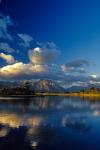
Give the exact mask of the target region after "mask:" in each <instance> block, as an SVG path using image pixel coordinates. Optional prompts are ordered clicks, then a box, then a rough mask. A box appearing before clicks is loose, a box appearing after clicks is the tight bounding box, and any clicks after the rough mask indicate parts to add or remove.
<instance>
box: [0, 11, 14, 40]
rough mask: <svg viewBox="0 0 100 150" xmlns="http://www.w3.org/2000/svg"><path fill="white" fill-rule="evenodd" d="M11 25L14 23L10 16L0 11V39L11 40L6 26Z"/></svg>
mask: <svg viewBox="0 0 100 150" xmlns="http://www.w3.org/2000/svg"><path fill="white" fill-rule="evenodd" d="M13 25H14V24H13V21H12V20H11V18H10V16H4V15H3V14H2V13H0V38H1V39H8V40H13V38H12V36H11V34H10V33H9V32H8V28H9V27H10V26H13Z"/></svg>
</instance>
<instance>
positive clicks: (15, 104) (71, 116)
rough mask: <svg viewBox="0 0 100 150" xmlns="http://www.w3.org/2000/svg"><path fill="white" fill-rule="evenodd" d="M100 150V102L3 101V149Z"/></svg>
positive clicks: (66, 99) (0, 128) (53, 99)
mask: <svg viewBox="0 0 100 150" xmlns="http://www.w3.org/2000/svg"><path fill="white" fill-rule="evenodd" d="M34 149H35V150H100V101H99V99H98V100H94V99H91V100H90V99H81V98H71V97H60V96H59V97H57V96H55V97H53V96H51V97H49V96H48V97H33V98H17V97H16V98H11V97H8V98H3V97H1V98H0V150H34Z"/></svg>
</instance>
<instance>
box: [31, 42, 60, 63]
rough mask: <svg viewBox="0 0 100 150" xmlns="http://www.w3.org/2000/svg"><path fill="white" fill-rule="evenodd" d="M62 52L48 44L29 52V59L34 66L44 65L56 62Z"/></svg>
mask: <svg viewBox="0 0 100 150" xmlns="http://www.w3.org/2000/svg"><path fill="white" fill-rule="evenodd" d="M59 54H60V52H59V51H58V49H57V48H56V47H54V46H51V45H50V43H49V45H48V44H46V45H45V46H44V45H42V46H41V47H36V48H34V49H33V50H30V51H29V58H30V61H31V62H32V63H33V64H37V65H43V64H50V63H52V62H54V61H55V60H56V59H57V57H58V56H59Z"/></svg>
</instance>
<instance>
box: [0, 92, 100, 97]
mask: <svg viewBox="0 0 100 150" xmlns="http://www.w3.org/2000/svg"><path fill="white" fill-rule="evenodd" d="M36 96H70V97H100V93H35V94H29V95H0V97H36Z"/></svg>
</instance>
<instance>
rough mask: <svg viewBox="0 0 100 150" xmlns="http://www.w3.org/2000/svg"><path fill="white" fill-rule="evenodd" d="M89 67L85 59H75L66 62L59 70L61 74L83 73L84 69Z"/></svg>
mask: <svg viewBox="0 0 100 150" xmlns="http://www.w3.org/2000/svg"><path fill="white" fill-rule="evenodd" d="M88 65H89V62H88V61H87V60H85V59H77V60H74V61H72V62H68V63H66V64H63V65H61V69H62V71H63V72H66V73H71V72H78V73H85V72H86V71H85V67H86V66H88Z"/></svg>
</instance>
